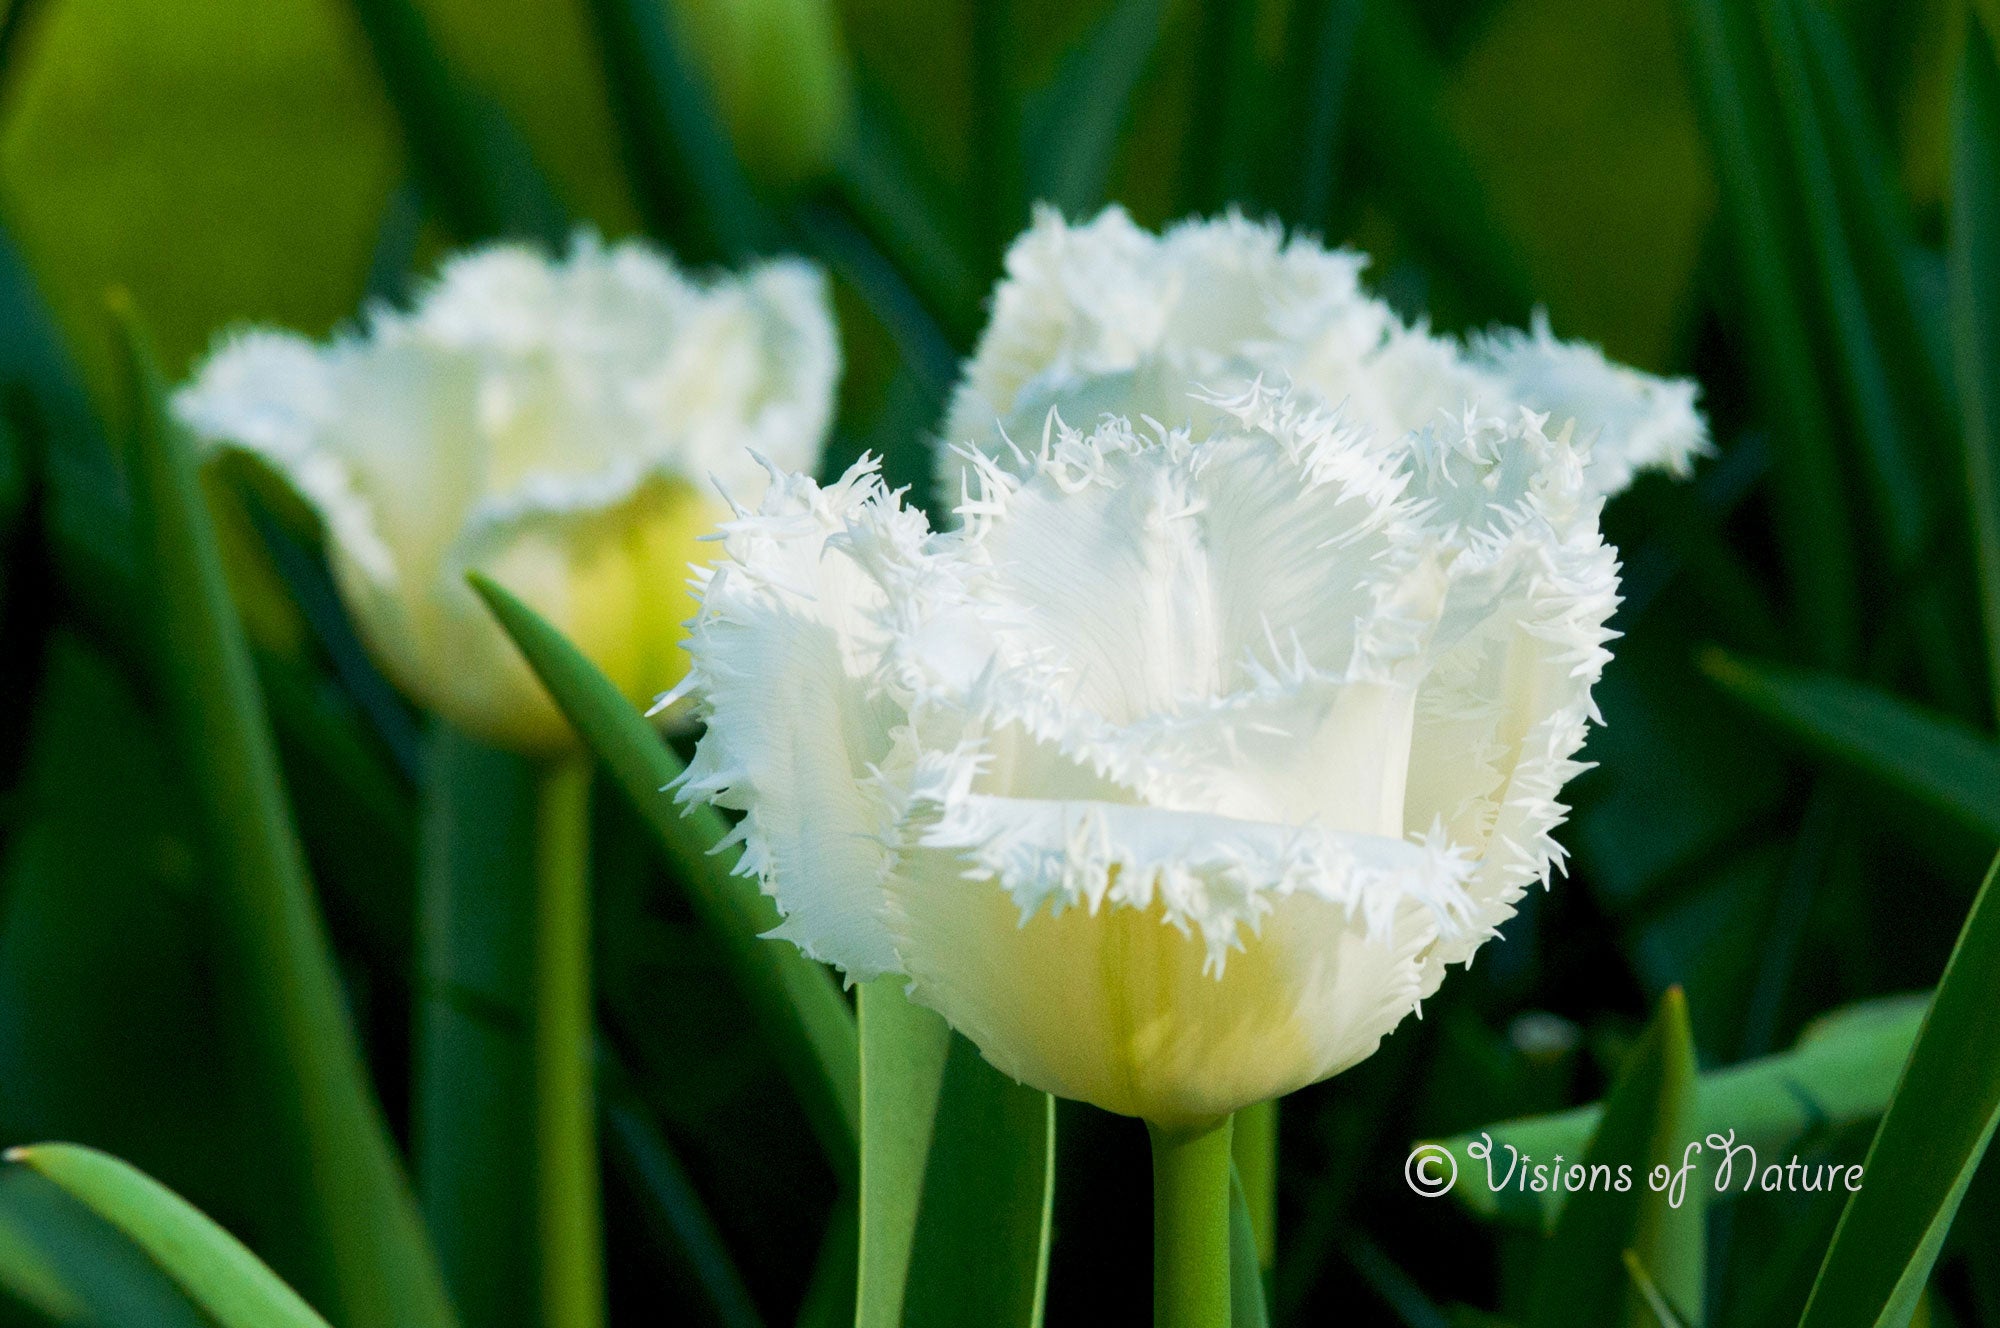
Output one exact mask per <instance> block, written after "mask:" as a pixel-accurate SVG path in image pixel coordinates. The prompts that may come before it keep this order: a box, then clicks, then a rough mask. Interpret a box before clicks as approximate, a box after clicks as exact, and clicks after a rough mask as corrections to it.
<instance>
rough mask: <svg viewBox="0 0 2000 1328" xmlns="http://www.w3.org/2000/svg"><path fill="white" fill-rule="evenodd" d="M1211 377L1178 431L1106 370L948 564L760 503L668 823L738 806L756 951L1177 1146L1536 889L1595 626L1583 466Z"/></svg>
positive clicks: (831, 492)
mask: <svg viewBox="0 0 2000 1328" xmlns="http://www.w3.org/2000/svg"><path fill="white" fill-rule="evenodd" d="M1342 261H1345V260H1342ZM1321 266H1322V270H1326V269H1327V267H1328V265H1321ZM1078 293H1079V295H1081V294H1082V293H1083V292H1078ZM1098 294H1099V295H1101V297H1102V298H1104V299H1105V300H1108V301H1112V302H1113V304H1114V306H1115V304H1116V299H1117V295H1118V292H1117V291H1115V290H1106V291H1102V292H1098ZM1240 296H1241V292H1239V291H1236V290H1234V289H1233V288H1231V287H1229V286H1228V285H1227V283H1220V282H1218V284H1217V287H1216V288H1215V289H1214V290H1212V291H1210V292H1209V294H1208V298H1209V299H1210V300H1211V301H1212V302H1213V303H1214V305H1215V306H1216V308H1217V309H1218V310H1220V311H1224V312H1226V311H1227V310H1229V309H1231V308H1236V307H1240V306H1241V305H1242V304H1243V300H1242V299H1241V298H1240ZM1012 303H1013V301H1012V300H1011V298H1010V290H1009V288H1004V287H1003V289H1002V292H1001V296H1000V301H999V310H998V314H997V317H999V318H1000V319H1005V318H1007V317H1008V315H1009V310H1010V305H1011V304H1012ZM1133 316H1134V317H1136V316H1137V314H1136V313H1134V314H1133ZM1192 316H1193V315H1192V314H1191V313H1190V314H1189V317H1190V318H1192ZM1218 316H1221V315H1220V314H1219V315H1218ZM1107 321H1109V320H1107ZM1104 335H1105V336H1107V337H1108V336H1109V333H1108V332H1107V333H1105V334H1104ZM1099 339H1100V340H1101V339H1102V338H1099ZM991 347H992V338H989V349H991ZM1078 371H1079V372H1081V369H1080V368H1079V370H1078ZM1217 372H1218V381H1217V382H1216V384H1215V386H1216V389H1217V390H1215V391H1210V392H1189V391H1188V390H1186V389H1184V388H1173V387H1172V380H1170V379H1169V378H1167V377H1166V376H1161V377H1160V378H1159V379H1158V380H1156V382H1155V383H1154V384H1153V385H1152V386H1151V390H1154V391H1157V392H1163V393H1164V394H1165V395H1163V396H1154V397H1152V398H1151V399H1150V400H1149V402H1148V411H1147V413H1150V414H1153V415H1155V417H1156V418H1158V417H1159V415H1160V412H1159V411H1154V410H1152V409H1151V407H1152V406H1155V405H1157V406H1160V407H1161V409H1162V410H1165V411H1171V412H1172V413H1173V414H1174V415H1176V416H1178V417H1180V418H1185V419H1188V420H1191V421H1192V423H1191V424H1189V425H1186V426H1181V427H1168V426H1166V425H1162V424H1158V423H1153V422H1145V421H1138V422H1135V420H1134V418H1133V417H1134V416H1136V415H1137V414H1138V413H1139V412H1135V411H1129V410H1125V409H1122V408H1121V400H1122V399H1121V398H1120V397H1119V395H1118V393H1119V392H1120V391H1123V390H1128V389H1129V387H1130V377H1129V375H1125V374H1124V371H1123V370H1119V369H1116V368H1113V369H1112V370H1110V371H1108V376H1109V377H1113V378H1116V380H1117V382H1118V383H1119V384H1121V385H1122V386H1117V387H1114V386H1110V385H1107V384H1104V383H1096V384H1093V385H1092V386H1093V388H1096V387H1102V388H1103V390H1102V392H1101V393H1100V394H1099V396H1098V398H1097V399H1099V400H1101V401H1102V402H1103V403H1104V405H1105V409H1106V411H1107V412H1108V414H1107V415H1106V416H1105V417H1104V418H1103V419H1102V420H1101V421H1100V422H1098V423H1097V424H1096V425H1095V426H1094V427H1093V428H1092V429H1091V430H1090V431H1089V432H1087V433H1086V432H1084V431H1082V430H1079V429H1076V428H1073V427H1071V426H1069V425H1068V424H1065V423H1063V422H1062V421H1061V420H1060V419H1055V418H1048V417H1045V418H1047V424H1046V427H1045V428H1043V429H1040V430H1038V436H1039V439H1040V441H1039V445H1038V446H1032V450H1025V451H1022V452H1020V453H1019V454H1010V455H1009V456H1008V457H1007V459H1006V461H1005V463H1004V464H1001V463H996V462H993V461H990V460H988V459H986V458H985V457H983V456H981V455H979V454H978V453H976V452H975V453H973V454H972V457H971V460H970V461H969V462H968V469H969V473H970V475H971V480H970V482H969V488H970V491H971V496H970V497H969V499H968V501H967V502H966V503H965V504H964V506H963V507H962V508H961V516H962V519H963V525H962V527H961V528H959V529H955V530H950V531H946V532H933V531H931V530H930V529H929V528H928V524H927V522H926V520H925V518H924V516H923V515H922V514H921V513H919V512H917V511H915V510H912V509H910V508H908V507H906V506H904V505H903V504H902V502H901V500H900V496H899V495H897V494H893V493H890V492H887V491H886V490H885V489H884V487H883V485H882V483H881V481H880V479H879V477H878V475H877V474H876V472H875V470H874V468H873V467H872V466H871V465H870V464H867V463H864V464H862V465H858V466H856V467H855V468H854V469H853V470H851V471H850V472H849V473H848V474H847V475H846V476H845V477H844V478H843V479H841V480H840V481H839V482H838V483H835V484H832V485H830V486H827V487H824V488H822V487H820V486H818V485H816V484H814V483H813V482H812V481H811V480H809V479H807V478H804V477H801V476H782V477H780V478H778V479H777V480H775V481H774V482H773V483H772V485H771V486H770V488H769V489H768V491H767V492H766V493H765V495H764V498H763V500H762V502H761V503H759V504H757V505H756V506H755V507H754V508H746V509H745V510H743V511H741V512H740V513H739V514H738V515H737V517H736V519H734V520H733V521H731V522H729V523H727V525H726V526H725V527H724V533H725V534H724V549H725V551H726V555H727V556H726V558H725V559H724V560H723V561H721V562H720V563H718V564H717V565H716V566H715V567H714V568H713V569H711V570H709V571H707V572H704V573H702V574H701V575H700V577H699V580H700V583H701V587H700V598H701V601H702V607H701V611H700V614H699V616H698V617H697V619H696V621H695V623H694V625H693V636H692V640H691V643H690V647H689V650H690V655H691V657H692V660H693V664H692V667H691V670H690V676H689V684H688V685H689V687H690V688H691V689H692V690H693V692H694V694H695V695H697V696H698V697H699V698H700V704H701V707H702V709H703V712H704V713H705V715H706V718H707V721H708V730H707V733H706V736H705V737H704V738H703V739H702V741H701V745H700V747H699V749H698V751H697V754H696V757H695V760H694V762H693V764H692V766H691V767H690V770H689V773H688V777H687V780H686V783H685V784H684V786H683V787H682V789H681V790H680V796H681V797H682V798H683V799H684V800H695V799H711V800H713V801H715V802H717V803H719V804H720V805H722V806H724V807H728V808H732V809H735V810H738V811H741V812H742V813H743V820H742V822H741V825H740V826H739V829H738V835H739V836H740V838H741V840H742V842H743V845H744V855H743V859H742V869H743V870H745V871H747V872H755V873H757V874H758V875H760V876H761V877H762V879H763V882H764V886H765V888H766V889H767V890H768V891H769V892H770V893H771V894H773V895H774V896H775V898H776V900H777V903H778V905H779V907H780V909H781V910H782V911H783V913H784V914H785V921H784V924H783V925H782V927H781V928H780V929H779V933H778V934H780V935H782V936H786V937H789V938H791V939H792V940H793V941H795V942H797V943H798V944H799V945H800V946H801V947H802V948H803V949H805V950H806V951H807V952H808V953H809V954H812V955H814V956H816V957H818V958H820V959H823V960H825V961H827V962H829V963H832V964H835V965H838V966H839V967H840V968H841V969H842V970H844V971H845V972H846V973H847V974H848V975H849V976H850V977H851V978H854V979H868V978H872V977H875V976H877V975H881V974H892V973H893V974H902V975H905V976H906V977H907V978H908V979H909V983H910V992H911V995H912V998H913V999H915V1000H917V1001H919V1002H921V1003H923V1004H926V1005H929V1006H931V1007H932V1008H934V1009H936V1010H937V1011H939V1012H940V1013H941V1014H943V1015H944V1016H945V1018H946V1019H948V1020H949V1021H951V1023H953V1024H954V1025H955V1026H956V1027H958V1028H959V1029H960V1030H961V1031H963V1032H964V1033H965V1034H966V1035H967V1036H968V1037H970V1038H971V1039H972V1040H973V1041H974V1042H975V1043H976V1044H978V1046H979V1047H980V1048H981V1050H982V1051H983V1052H984V1053H985V1055H986V1056H987V1058H988V1059H989V1060H991V1061H992V1062H993V1064H995V1065H996V1066H998V1067H999V1068H1000V1069H1001V1070H1003V1071H1005V1072H1006V1073H1008V1074H1010V1075H1012V1076H1014V1077H1015V1078H1017V1079H1020V1080H1022V1081H1023V1082H1025V1083H1028V1084H1031V1085H1033V1086H1035V1087H1038V1088H1042V1089H1046V1090H1048V1091H1050V1092H1054V1093H1058V1094H1061V1095H1064V1096H1067V1097H1073V1098H1080V1099H1082V1100H1085V1101H1088V1102H1093V1103H1096V1104H1097V1105H1099V1106H1102V1107H1105V1108H1108V1109H1110V1110H1113V1111H1118V1112H1124V1113H1128V1114H1131V1115H1137V1116H1142V1117H1145V1118H1146V1119H1148V1120H1149V1121H1152V1122H1153V1123H1155V1124H1156V1125H1159V1126H1162V1127H1165V1128H1168V1129H1184V1128H1195V1127H1199V1126H1201V1125H1203V1124H1204V1123H1206V1122H1210V1121H1213V1120H1214V1119H1216V1118H1218V1117H1221V1116H1223V1115H1225V1114H1227V1113H1229V1112H1231V1111H1233V1110H1235V1109H1237V1108H1239V1107H1242V1106H1245V1105H1247V1104H1250V1103H1254V1102H1258V1101H1262V1100H1264V1099H1267V1098H1270V1097H1274V1096H1276V1095H1278V1094H1282V1093H1285V1092H1287V1091H1290V1090H1292V1089H1295V1088H1298V1087H1300V1086H1302V1085H1305V1084H1308V1083H1311V1082H1313V1081H1315V1080H1318V1079H1321V1078H1324V1077H1325V1076H1327V1075H1331V1074H1334V1073H1337V1072H1338V1071H1340V1070H1342V1069H1344V1068H1346V1067H1348V1066H1350V1065H1353V1064H1354V1063H1355V1062H1357V1061H1359V1060H1361V1059H1363V1058H1364V1057H1366V1056H1368V1055H1369V1054H1370V1053H1371V1052H1372V1051H1373V1050H1374V1049H1375V1047H1376V1046H1377V1045H1378V1043H1379V1042H1380V1040H1381V1039H1382V1037H1383V1036H1384V1035H1385V1034H1386V1033H1388V1032H1389V1030H1390V1029H1392V1028H1394V1027H1395V1026H1396V1024H1397V1023H1398V1022H1400V1021H1401V1020H1402V1019H1403V1018H1404V1017H1405V1016H1406V1015H1408V1014H1409V1013H1410V1012H1411V1011H1412V1010H1413V1009H1414V1008H1415V1007H1416V1005H1417V1003H1418V1002H1419V1001H1420V1000H1422V999H1423V998H1424V997H1425V996H1426V995H1428V994H1429V993H1431V992H1432V991H1434V990H1435V989H1436V987H1437V985H1438V983H1439V981H1440V980H1441V979H1442V977H1443V975H1444V971H1445V967H1446V965H1447V964H1450V963H1452V962H1456V961H1463V960H1465V959H1466V958H1468V957H1469V956H1470V955H1471V954H1472V952H1473V950H1474V949H1475V948H1476V947H1477V946H1478V945H1479V944H1480V943H1481V942H1482V941H1484V940H1485V939H1487V938H1488V937H1489V936H1491V935H1493V934H1494V929H1495V927H1496V926H1497V924H1498V923H1499V922H1500V921H1502V920H1503V919H1505V918H1506V917H1507V916H1509V914H1510V913H1511V912H1512V909H1513V905H1514V903H1515V901H1516V900H1517V899H1518V898H1519V897H1520V895H1521V894H1522V892H1523V891H1524V890H1525V889H1526V888H1527V887H1528V885H1529V884H1530V883H1531V882H1534V881H1536V880H1546V878H1547V876H1548V873H1549V871H1550V869H1551V867H1552V865H1553V864H1554V863H1555V862H1556V861H1557V860H1558V859H1559V857H1560V854H1561V850H1560V849H1559V848H1558V847H1557V845H1556V843H1555V841H1554V840H1553V839H1552V838H1551V837H1550V832H1551V831H1552V830H1553V829H1554V828H1555V826H1556V825H1557V823H1558V822H1559V821H1560V820H1561V819H1562V816H1563V808H1562V806H1561V805H1560V804H1559V803H1558V802H1557V800H1556V799H1557V795H1558V793H1559V791H1560V789H1561V788H1562V785H1563V783H1564V782H1565V781H1566V780H1567V779H1568V778H1569V777H1570V776H1571V775H1572V774H1573V773H1574V772H1575V771H1576V770H1577V769H1578V768H1579V767H1578V765H1577V763H1576V762H1575V761H1574V760H1573V759H1572V758H1573V756H1574V754H1575V753H1576V751H1577V749H1578V747H1579V746H1580V745H1581V743H1582V741H1583V736H1584V729H1585V724H1586V721H1588V720H1589V719H1590V718H1591V717H1592V714H1593V712H1592V708H1591V703H1590V688H1591V684H1592V683H1593V682H1594V680H1595V679H1596V678H1597V676H1598V674H1599V671H1600V670H1601V669H1602V668H1603V666H1604V664H1605V662H1606V661H1607V660H1608V658H1609V655H1608V653H1607V652H1606V650H1605V648H1604V647H1605V642H1606V641H1607V639H1608V638H1609V637H1610V636H1611V633H1610V632H1609V631H1608V630H1607V628H1606V626H1605V622H1606V619H1607V618H1608V617H1609V616H1610V614H1611V611H1612V609H1613V607H1614V605H1615V603H1616V584H1617V579H1616V576H1617V567H1616V562H1615V558H1614V553H1613V551H1612V550H1611V549H1610V548H1609V547H1608V546H1606V545H1605V543H1604V542H1603V539H1602V537H1601V536H1600V534H1599V532H1598V528H1597V516H1598V511H1599V508H1600V506H1601V502H1602V499H1601V496H1600V495H1599V494H1598V493H1597V492H1596V491H1595V490H1594V489H1593V488H1592V487H1591V486H1590V484H1589V483H1588V482H1587V481H1586V478H1585V456H1584V453H1583V450H1582V449H1581V448H1579V447H1578V446H1576V445H1575V444H1574V443H1573V442H1572V441H1571V436H1570V435H1571V432H1572V431H1569V430H1565V431H1563V432H1562V433H1559V434H1557V435H1555V436H1550V434H1549V433H1548V432H1547V431H1546V429H1545V427H1544V426H1545V418H1544V417H1543V416H1541V415H1538V414H1535V413H1532V412H1528V411H1525V410H1521V409H1518V408H1515V409H1512V410H1510V411H1509V412H1508V413H1506V414H1505V415H1492V414H1486V413H1482V412H1481V411H1479V410H1477V409H1472V408H1464V409H1461V410H1459V411H1458V412H1457V413H1456V414H1453V415H1448V416H1447V415H1442V414H1439V415H1438V416H1437V417H1436V418H1435V420H1434V421H1432V422H1430V423H1428V424H1427V425H1426V427H1425V428H1423V429H1421V430H1416V431H1409V430H1403V431H1393V432H1391V431H1382V430H1377V429H1372V428H1366V427H1359V426H1352V425H1349V424H1347V423H1345V422H1344V421H1343V420H1342V419H1341V418H1340V417H1339V416H1337V415H1336V414H1334V413H1332V412H1329V411H1327V410H1325V409H1324V408H1322V407H1321V406H1320V405H1319V403H1318V401H1317V399H1316V398H1314V397H1312V396H1310V395H1308V394H1305V393H1302V392H1300V391H1298V390H1296V389H1276V388H1273V387H1271V386H1270V385H1268V384H1267V383H1259V382H1257V381H1255V380H1254V379H1253V380H1252V381H1250V382H1247V383H1244V382H1235V383H1229V382H1226V381H1220V375H1221V366H1217ZM977 375H978V370H977V369H975V377H977ZM993 382H994V380H993V379H991V378H989V379H988V380H986V383H985V384H984V387H985V388H987V389H990V388H991V387H992V386H993ZM1163 383H1164V384H1169V388H1161V387H1160V386H1159V385H1160V384H1163ZM1173 390H1178V391H1180V395H1179V396H1174V395H1172V391H1173ZM989 399H990V398H989Z"/></svg>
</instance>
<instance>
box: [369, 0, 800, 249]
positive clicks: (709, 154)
mask: <svg viewBox="0 0 2000 1328" xmlns="http://www.w3.org/2000/svg"><path fill="white" fill-rule="evenodd" d="M374 2H376V3H379V2H380V0H374ZM586 7H587V9H588V11H589V16H590V21H591V26H592V28H593V30H594V31H595V33H596V36H597V45H598V53H599V57H600V59H601V60H602V61H603V64H604V71H605V83H606V86H607V87H608V88H609V89H610V91H611V102H612V111H613V114H614V116H615V118H616V121H617V125H618V131H619V137H620V146H621V147H622V149H623V151H624V154H625V161H626V165H627V169H628V170H630V172H631V174H632V178H633V183H634V186H635V192H636V194H637V195H638V198H639V200H640V204H641V206H642V207H643V208H644V209H645V212H646V220H647V224H648V225H649V226H650V227H651V228H652V230H653V231H654V233H655V234H658V235H661V236H667V237H673V238H676V239H679V240H680V241H681V243H682V245H683V247H687V245H688V242H689V241H691V240H694V239H696V238H697V237H698V238H699V240H700V242H701V245H702V249H701V252H705V253H706V254H708V255H710V256H713V257H717V258H727V259H741V258H743V257H746V256H748V255H751V254H759V253H769V252H772V251H773V250H775V249H777V248H779V247H780V246H781V244H782V243H783V237H782V231H781V228H780V226H779V224H778V221H777V219H776V217H775V216H774V215H773V214H772V213H771V211H770V210H769V209H768V208H767V207H765V205H764V203H763V201H762V200H761V199H760V198H759V197H758V196H757V191H756V188H755V186H754V185H753V184H752V183H751V180H750V176H749V174H748V172H746V171H745V170H744V169H743V166H742V164H741V163H740V162H739V161H738V160H737V158H736V152H735V148H734V146H733V145H732V144H731V143H730V140H729V131H728V129H727V128H725V127H724V125H723V123H722V118H721V115H720V113H719V112H718V110H717V108H716V105H715V99H714V96H713V94H712V93H711V91H710V89H709V88H708V87H707V85H706V83H705V82H704V80H703V78H702V75H701V72H700V70H699V69H698V68H697V66H696V64H695V62H694V60H693V59H692V58H691V57H690V55H689V53H688V51H687V50H686V49H685V47H684V46H683V44H682V41H681V37H680V34H679V32H678V31H676V29H675V25H674V22H673V16H672V15H671V14H670V13H669V12H668V7H667V6H666V5H665V4H663V3H660V0H589V3H588V5H587V6H586Z"/></svg>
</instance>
